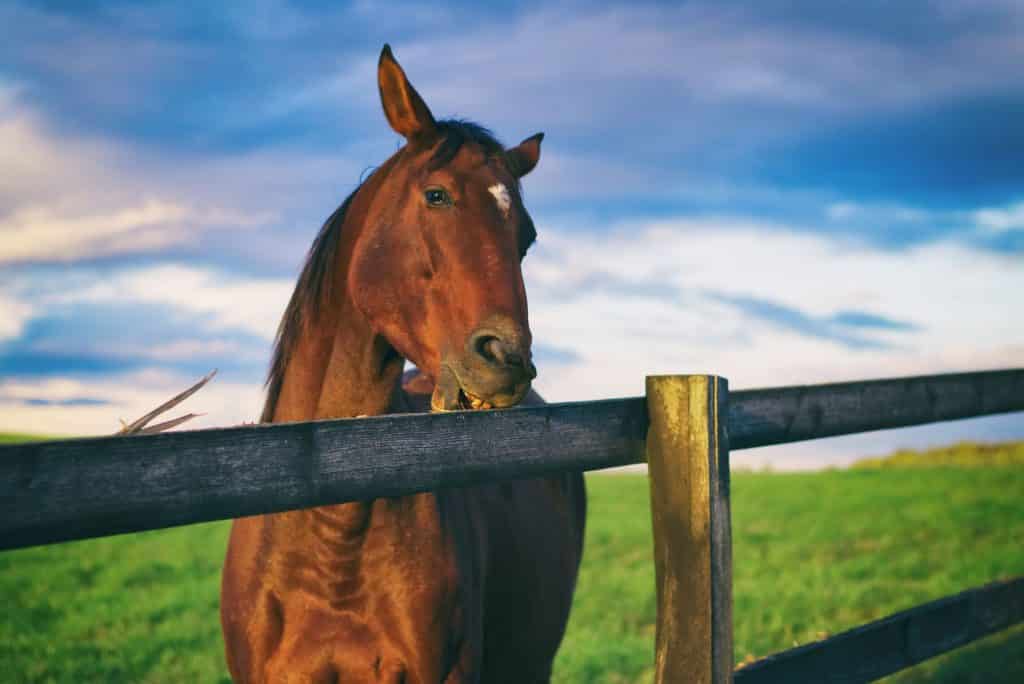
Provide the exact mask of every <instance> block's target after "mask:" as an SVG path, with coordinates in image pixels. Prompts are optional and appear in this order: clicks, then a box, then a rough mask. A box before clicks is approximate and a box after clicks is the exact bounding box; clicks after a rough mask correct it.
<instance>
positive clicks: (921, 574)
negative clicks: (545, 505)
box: [556, 468, 1024, 684]
mask: <svg viewBox="0 0 1024 684" xmlns="http://www.w3.org/2000/svg"><path fill="white" fill-rule="evenodd" d="M588 485H589V489H590V494H591V515H590V517H589V520H588V523H589V529H588V531H587V549H586V562H585V563H584V567H583V571H582V575H581V577H580V582H579V587H578V589H577V595H576V603H575V607H574V611H573V615H572V620H571V624H570V629H569V633H568V635H567V639H566V645H565V647H564V648H563V650H562V652H561V653H560V655H559V660H558V663H557V669H556V674H557V678H558V680H560V681H565V682H577V681H579V682H607V683H609V684H610V683H612V682H616V683H617V682H646V681H650V680H651V671H652V669H651V668H652V664H651V655H652V643H653V637H654V620H655V610H656V606H655V600H654V594H653V589H652V587H653V583H654V570H653V566H652V563H651V538H650V528H649V525H650V515H649V512H648V509H647V507H648V499H647V482H646V479H645V478H644V477H642V476H595V477H591V478H590V479H589V481H588ZM1021 501H1024V469H1019V468H1016V469H1014V468H999V469H991V470H983V469H954V468H934V469H906V470H853V471H829V472H820V473H794V474H768V473H737V474H735V475H734V477H733V489H732V502H733V582H734V596H733V599H734V617H735V634H734V638H735V649H736V657H737V659H738V660H742V659H744V658H747V657H748V656H751V657H759V656H764V655H768V654H770V653H773V652H776V651H780V650H783V649H786V648H789V647H791V646H793V645H795V644H802V643H806V642H809V641H814V640H816V639H818V638H820V637H821V636H823V635H825V634H835V633H838V632H840V631H843V630H845V629H849V628H851V627H855V626H857V625H859V624H861V623H864V622H867V621H869V620H874V619H877V618H880V617H883V616H885V615H888V614H890V613H894V612H896V611H899V610H903V609H906V608H910V607H912V606H914V605H916V604H918V603H922V602H925V601H929V600H932V599H936V598H940V597H942V596H945V595H948V594H952V593H955V592H958V591H962V590H964V589H968V588H970V587H973V586H977V585H981V584H984V583H986V582H990V581H993V580H996V579H1003V578H1008V577H1011V576H1015V575H1021V574H1024V543H1022V542H1024V505H1021ZM1000 638H1002V639H1003V640H1004V641H1005V644H1006V647H1005V648H997V649H992V648H991V645H990V643H989V642H990V641H992V640H986V641H985V642H981V643H980V644H979V646H980V647H981V649H980V651H978V647H975V651H978V652H986V653H988V652H989V651H992V653H991V654H990V655H991V656H992V657H995V660H994V661H992V660H987V661H986V660H985V659H984V658H981V657H979V656H978V655H977V653H975V654H973V655H972V653H971V652H970V650H969V649H963V650H961V651H958V652H957V653H956V654H954V655H953V656H952V658H950V657H947V658H946V659H945V661H946V662H936V663H935V664H932V663H929V664H925V665H922V666H919V667H918V668H914V669H913V670H910V671H908V672H907V673H905V674H904V675H903V677H902V679H901V680H900V681H905V682H910V681H942V682H964V681H977V682H983V681H984V682H990V681H1024V659H1022V657H1021V655H1020V654H1021V653H1022V652H1024V631H1022V630H1016V631H1015V632H1011V633H1007V635H1001V636H997V637H994V638H993V639H994V640H996V641H998V640H999V639H1000ZM964 659H966V660H964ZM964 663H967V665H964ZM983 667H984V668H987V669H980V670H979V668H983ZM957 668H960V669H957ZM972 668H973V669H975V670H979V672H980V675H979V677H978V678H973V679H971V678H966V679H965V678H964V677H962V676H957V675H956V674H955V673H957V672H961V670H964V669H966V670H968V671H970V670H971V669H972ZM947 673H948V676H947ZM985 673H987V676H983V675H985Z"/></svg>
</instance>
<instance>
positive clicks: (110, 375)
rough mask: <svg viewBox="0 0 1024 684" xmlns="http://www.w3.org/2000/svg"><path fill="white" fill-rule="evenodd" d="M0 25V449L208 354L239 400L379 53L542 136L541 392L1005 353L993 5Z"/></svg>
mask: <svg viewBox="0 0 1024 684" xmlns="http://www.w3.org/2000/svg"><path fill="white" fill-rule="evenodd" d="M0 25H3V26H5V27H16V30H11V29H10V28H9V29H8V30H7V31H6V32H5V40H4V41H3V42H0V170H2V172H0V429H20V430H46V431H48V432H56V433H81V432H90V433H103V432H110V431H112V430H114V429H116V427H117V423H116V419H117V418H118V417H122V418H132V417H134V415H135V414H137V413H142V412H144V411H145V410H146V409H147V408H148V407H149V405H151V404H155V403H157V402H158V401H160V400H161V399H162V398H164V397H165V395H167V394H170V393H173V392H174V391H176V390H177V389H180V388H181V387H184V386H185V385H187V384H189V383H190V382H191V381H192V379H193V378H196V377H198V376H199V375H201V374H203V373H205V372H206V370H208V369H209V368H212V367H217V368H220V370H221V373H220V376H219V378H218V380H217V381H216V382H215V383H214V384H213V385H212V386H211V387H209V388H208V389H205V390H204V391H203V393H201V394H200V395H197V396H196V398H194V399H193V400H192V404H194V405H192V406H190V408H192V409H193V410H196V411H205V412H206V413H207V414H208V415H207V416H206V418H204V420H205V421H206V422H205V423H203V424H205V425H217V424H229V423H234V422H238V421H241V420H250V419H252V418H253V417H255V416H256V415H257V414H258V409H259V404H260V396H261V388H260V386H261V383H262V379H263V374H264V372H265V368H266V363H267V359H268V358H269V349H270V344H271V340H272V336H273V332H274V330H275V328H276V324H277V320H278V318H279V317H280V314H281V311H282V309H283V306H284V303H285V302H286V300H287V297H288V295H289V294H290V290H291V287H292V284H293V282H294V278H295V276H296V273H297V271H298V269H299V267H300V264H301V260H302V257H303V255H304V253H305V251H306V250H307V249H308V247H309V244H310V242H311V241H312V238H313V236H314V234H315V232H316V230H317V228H318V227H319V225H320V224H321V222H322V221H323V219H324V218H325V217H326V216H327V215H329V214H330V213H331V211H332V210H333V209H334V208H335V207H336V206H337V205H338V204H339V203H340V201H341V200H342V199H343V198H344V196H345V195H347V194H348V193H349V192H350V191H351V190H352V189H353V188H354V187H355V186H356V185H357V184H358V182H359V179H360V177H361V176H362V175H363V174H364V173H365V172H366V170H367V169H369V168H371V167H372V166H374V165H376V164H379V163H380V162H381V161H383V160H384V159H385V158H386V157H387V156H388V155H390V154H391V153H392V152H393V151H394V150H395V149H396V147H397V145H398V144H399V140H398V138H397V136H396V135H395V134H393V133H392V132H391V131H390V129H389V128H388V127H387V125H386V122H385V121H384V118H383V116H382V114H381V111H380V105H379V102H378V99H377V98H378V96H377V90H376V83H375V79H376V71H375V65H376V60H377V56H378V54H379V51H380V48H381V46H382V44H383V43H384V42H389V43H391V45H392V46H393V48H394V50H395V54H396V55H397V57H398V59H399V60H400V61H401V63H402V64H403V66H404V67H405V69H406V71H407V73H408V74H409V76H410V78H411V79H412V81H413V83H414V84H415V85H416V87H417V89H418V90H419V91H420V92H421V93H422V94H423V96H424V97H425V99H426V100H427V102H428V104H429V105H430V106H431V108H432V109H433V111H434V113H435V114H436V115H438V116H452V115H454V116H464V117H468V118H471V119H474V120H476V121H479V122H480V123H483V124H484V125H487V126H489V127H490V128H492V129H493V130H494V131H495V132H496V133H497V134H498V136H499V137H500V138H501V139H503V140H504V141H505V142H506V143H508V144H513V143H516V142H518V141H519V140H521V139H523V138H525V137H527V136H529V135H531V134H533V133H535V132H537V131H544V132H545V134H546V137H545V140H544V150H543V155H542V159H541V162H540V165H539V166H538V168H537V170H536V171H534V172H533V174H531V175H530V176H529V177H528V178H527V179H526V180H525V183H524V185H525V193H526V201H527V205H528V207H529V209H530V211H531V213H532V215H533V217H534V220H535V222H536V224H537V227H538V231H539V234H540V238H539V242H538V244H537V246H536V248H535V249H533V250H531V253H530V255H529V257H528V258H527V260H526V263H525V273H526V279H527V288H528V293H529V297H530V307H531V318H532V325H533V328H534V336H535V339H536V345H537V348H536V350H535V353H536V355H537V360H538V366H539V370H540V377H539V378H538V387H539V388H540V389H541V390H542V392H543V393H544V394H545V395H546V396H547V397H548V398H550V399H555V400H571V399H588V398H597V397H604V396H622V395H630V394H639V393H641V392H642V388H643V375H644V373H648V372H651V373H653V372H717V373H719V374H722V375H725V376H727V377H729V378H730V381H731V383H732V386H733V387H751V386H764V385H779V384H791V383H804V382H819V381H829V380H845V379H857V378H868V377H884V376H891V375H902V374H911V373H927V372H943V371H956V370H970V369H982V368H999V367H1010V366H1024V324H1022V323H1021V316H1020V312H1021V305H1020V299H1021V293H1024V163H1021V160H1022V159H1024V124H1022V123H1021V121H1024V82H1022V81H1021V79H1020V77H1019V74H1020V64H1022V63H1024V41H1021V40H1020V35H1021V34H1022V32H1024V6H1022V5H1021V4H1020V3H1017V2H1007V1H999V0H994V1H992V2H943V3H924V2H903V3H897V4H893V3H880V2H862V3H855V4H846V5H843V6H842V7H835V6H831V5H827V6H826V5H822V4H821V3H812V2H807V3H793V2H785V3H782V2H778V3H773V2H746V3H744V2H735V3H733V2H730V3H702V2H688V3H681V4H680V3H671V4H659V3H649V4H645V3H634V2H630V3H621V4H617V3H590V2H588V3H566V4H561V5H552V4H551V3H502V4H488V5H487V6H486V7H482V6H480V5H479V4H477V3H464V4H448V5H440V4H435V3H416V2H397V3H387V5H386V6H385V5H383V4H379V3H368V2H357V3H352V4H347V5H346V4H343V3H333V2H332V3H326V2H325V3H301V4H300V3H289V2H281V1H266V2H255V3H253V2H248V3H190V2H173V3H172V2H166V3H128V2H74V3H71V2H68V3H59V2H34V3H26V2H18V1H17V0H14V1H9V2H6V3H4V4H3V5H2V6H0ZM1022 423H1024V421H1022V420H1021V419H1020V418H1019V417H1003V418H996V419H985V420H978V421H969V422H964V423H958V424H954V425H949V426H943V427H939V428H926V429H916V430H912V431H900V432H894V433H884V434H880V435H873V436H865V437H863V438H852V439H849V440H845V441H829V442H827V443H823V444H819V445H815V446H813V447H808V448H806V449H804V450H803V451H801V450H800V448H788V449H787V450H781V449H776V450H774V451H772V450H769V451H765V452H762V453H760V454H758V453H756V452H751V454H752V455H751V456H749V457H744V458H749V462H751V463H757V462H761V461H764V460H766V459H767V460H773V461H774V462H776V463H782V462H786V463H791V464H792V463H805V462H810V461H809V460H810V459H817V458H825V459H839V460H842V459H844V458H848V457H849V456H850V454H853V453H857V452H858V451H860V452H862V451H865V450H867V451H870V452H871V453H877V452H878V451H884V450H885V449H887V448H889V447H891V446H904V445H923V444H929V443H936V442H941V441H946V440H949V439H956V438H967V437H970V438H979V439H986V438H987V439H1002V438H1008V437H1024V425H1022ZM738 457H739V455H738ZM758 459H760V461H759V460H758ZM787 459H788V460H787ZM801 459H803V460H801Z"/></svg>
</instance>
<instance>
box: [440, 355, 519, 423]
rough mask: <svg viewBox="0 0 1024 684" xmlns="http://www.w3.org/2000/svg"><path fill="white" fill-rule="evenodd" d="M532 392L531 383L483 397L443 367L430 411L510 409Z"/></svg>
mask: <svg viewBox="0 0 1024 684" xmlns="http://www.w3.org/2000/svg"><path fill="white" fill-rule="evenodd" d="M529 391H530V381H529V380H524V381H523V382H519V383H516V384H514V385H512V386H511V387H507V388H503V389H502V390H499V391H497V392H494V393H492V394H489V395H488V396H481V395H478V394H476V393H474V392H473V391H472V390H470V389H468V388H466V387H465V386H464V385H463V383H461V382H459V378H458V377H457V375H456V374H455V372H454V371H453V370H452V369H451V368H450V367H448V366H442V368H441V373H440V377H438V379H437V382H436V383H435V385H434V392H433V394H431V395H430V410H431V411H434V412H444V411H485V410H488V409H495V408H509V407H512V406H515V405H517V404H518V403H519V402H521V401H522V400H523V398H524V397H525V396H526V393H527V392H529Z"/></svg>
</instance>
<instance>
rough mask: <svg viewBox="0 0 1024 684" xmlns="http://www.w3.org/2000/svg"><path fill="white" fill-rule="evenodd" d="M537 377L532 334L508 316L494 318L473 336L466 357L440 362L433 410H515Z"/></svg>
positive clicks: (464, 353)
mask: <svg viewBox="0 0 1024 684" xmlns="http://www.w3.org/2000/svg"><path fill="white" fill-rule="evenodd" d="M535 377H537V369H536V367H534V365H533V360H532V358H531V355H530V334H529V332H528V331H524V330H523V328H522V327H521V326H519V325H517V324H516V323H514V322H513V321H512V320H511V319H509V318H506V317H504V316H502V317H494V318H492V319H490V320H488V321H487V324H486V325H483V326H480V327H479V328H477V329H476V330H475V331H473V332H472V333H471V334H470V335H469V337H468V339H467V341H466V345H465V348H464V349H463V350H462V353H460V354H457V355H455V354H452V355H449V357H448V358H446V359H444V360H443V361H442V363H441V370H440V373H439V376H438V378H437V382H436V384H435V387H434V394H433V396H432V397H431V402H430V403H431V407H432V408H433V409H434V410H435V411H456V410H460V409H482V408H483V409H486V408H506V407H509V406H515V405H516V404H518V403H519V402H520V401H522V400H523V397H525V396H526V393H527V392H529V391H530V383H531V381H532V380H533V379H534V378H535Z"/></svg>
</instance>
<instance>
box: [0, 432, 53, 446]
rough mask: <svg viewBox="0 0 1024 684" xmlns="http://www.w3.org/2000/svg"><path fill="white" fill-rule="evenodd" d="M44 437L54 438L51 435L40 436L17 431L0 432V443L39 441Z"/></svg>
mask: <svg viewBox="0 0 1024 684" xmlns="http://www.w3.org/2000/svg"><path fill="white" fill-rule="evenodd" d="M44 439H55V438H53V437H41V436H40V435H23V434H20V433H17V432H0V444H20V443H22V442H41V441H43V440H44Z"/></svg>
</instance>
